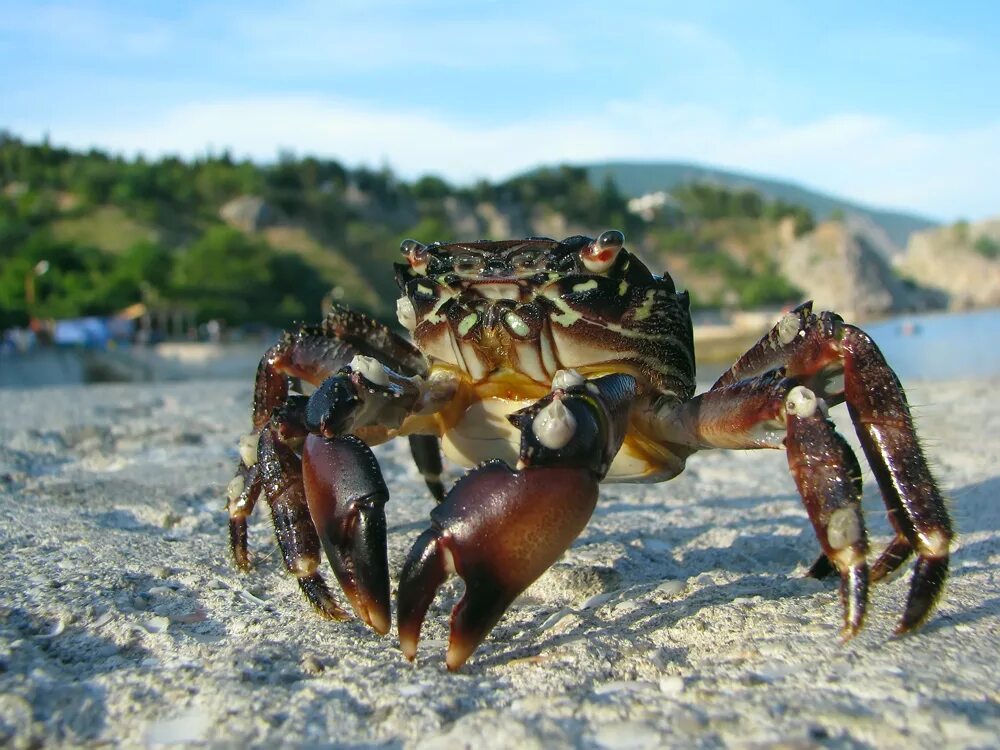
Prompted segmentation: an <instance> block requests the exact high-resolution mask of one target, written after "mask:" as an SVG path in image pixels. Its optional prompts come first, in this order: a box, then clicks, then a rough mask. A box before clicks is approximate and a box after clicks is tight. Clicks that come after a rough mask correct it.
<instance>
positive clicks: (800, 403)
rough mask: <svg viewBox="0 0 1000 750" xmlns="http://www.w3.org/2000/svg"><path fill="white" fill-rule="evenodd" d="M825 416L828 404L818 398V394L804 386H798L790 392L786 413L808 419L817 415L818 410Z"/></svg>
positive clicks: (786, 401)
mask: <svg viewBox="0 0 1000 750" xmlns="http://www.w3.org/2000/svg"><path fill="white" fill-rule="evenodd" d="M817 408H818V409H819V410H820V413H823V414H825V412H826V404H825V403H824V402H823V400H822V399H818V398H816V394H815V393H813V392H812V391H810V390H809V389H808V388H805V387H804V386H801V385H797V386H795V387H794V388H792V390H790V391H789V392H788V395H787V396H786V397H785V411H786V412H788V413H789V414H794V415H795V416H796V417H801V418H802V419H808V418H809V417H811V416H812V415H813V414H815V413H816V409H817Z"/></svg>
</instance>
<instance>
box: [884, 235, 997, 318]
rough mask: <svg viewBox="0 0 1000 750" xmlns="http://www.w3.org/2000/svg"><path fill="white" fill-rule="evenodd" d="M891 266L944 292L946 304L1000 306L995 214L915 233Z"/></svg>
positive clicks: (964, 306)
mask: <svg viewBox="0 0 1000 750" xmlns="http://www.w3.org/2000/svg"><path fill="white" fill-rule="evenodd" d="M896 270H897V271H898V272H899V273H900V274H902V275H903V276H905V277H906V278H909V279H912V280H913V281H915V282H916V283H918V284H920V285H921V286H925V287H929V288H932V289H937V290H939V291H940V292H941V293H942V294H944V295H946V296H947V306H948V308H949V309H952V310H963V309H967V308H973V307H996V306H1000V219H991V220H988V221H982V222H978V223H975V224H966V223H964V222H960V223H958V224H953V225H951V226H948V227H940V228H937V229H929V230H927V231H924V232H916V233H914V234H913V235H912V236H911V237H910V242H909V244H908V245H907V247H906V253H905V254H904V255H902V256H901V257H900V258H899V259H898V260H897V262H896Z"/></svg>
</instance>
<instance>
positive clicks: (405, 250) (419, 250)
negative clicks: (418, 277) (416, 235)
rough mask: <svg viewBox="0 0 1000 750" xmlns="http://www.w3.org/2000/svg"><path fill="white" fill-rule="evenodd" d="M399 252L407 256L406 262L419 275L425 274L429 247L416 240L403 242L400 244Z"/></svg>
mask: <svg viewBox="0 0 1000 750" xmlns="http://www.w3.org/2000/svg"><path fill="white" fill-rule="evenodd" d="M399 252H401V253H402V254H403V255H405V256H406V260H408V261H409V263H410V268H412V269H413V270H414V271H416V272H417V273H424V272H425V271H426V270H427V259H428V253H427V247H426V245H422V244H421V243H419V242H417V241H416V240H403V241H402V242H401V243H399Z"/></svg>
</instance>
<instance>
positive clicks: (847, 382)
mask: <svg viewBox="0 0 1000 750" xmlns="http://www.w3.org/2000/svg"><path fill="white" fill-rule="evenodd" d="M771 367H784V368H785V369H786V371H787V374H788V375H789V376H791V377H794V378H796V379H797V380H798V381H799V382H802V383H803V384H805V385H807V386H808V387H809V388H811V389H812V390H813V391H815V392H816V393H817V395H819V396H821V397H822V398H824V399H825V400H826V401H827V403H830V404H835V403H840V402H841V401H845V400H846V401H847V407H848V411H849V412H850V415H851V419H852V420H853V422H854V428H855V431H856V432H857V434H858V439H859V440H860V442H861V446H862V449H863V450H864V452H865V456H866V458H867V459H868V463H869V464H870V465H871V467H872V472H873V473H874V475H875V479H876V481H877V483H878V486H879V490H880V492H881V494H882V500H883V502H884V503H885V506H886V509H887V511H888V516H889V521H890V523H891V524H892V527H893V529H894V531H895V537H894V538H893V540H892V541H891V542H890V543H889V545H888V546H887V547H886V548H885V550H883V551H882V553H881V554H880V555H879V557H878V559H877V560H876V561H875V563H874V565H873V566H872V571H871V577H872V580H873V581H878V580H880V579H881V578H883V577H885V576H886V575H888V574H889V573H892V572H893V571H894V570H896V568H898V567H899V566H900V565H902V564H903V563H904V562H905V561H906V560H907V559H908V558H909V557H910V555H911V554H912V553H913V552H914V551H916V553H917V562H916V565H915V566H914V570H913V576H912V578H911V582H910V593H909V598H908V600H907V604H906V609H905V610H904V613H903V616H902V618H901V619H900V621H899V625H898V627H897V633H905V632H906V631H908V630H912V629H913V628H915V627H918V626H919V625H920V624H921V623H922V622H923V621H924V620H925V619H926V618H927V616H928V615H929V614H930V612H931V611H932V610H933V608H934V604H935V602H936V601H937V599H938V598H939V597H940V594H941V591H942V590H943V588H944V583H945V580H946V578H947V576H948V562H949V553H950V548H951V542H952V538H953V536H954V532H953V530H952V526H951V520H950V518H949V516H948V510H947V507H946V505H945V502H944V498H943V497H942V495H941V492H940V490H939V489H938V486H937V483H936V482H935V480H934V477H933V475H932V474H931V471H930V468H929V467H928V464H927V459H926V458H925V457H924V454H923V450H922V449H921V447H920V443H919V441H918V439H917V434H916V430H915V428H914V426H913V419H912V417H911V415H910V408H909V405H908V404H907V401H906V394H905V392H904V391H903V387H902V386H901V385H900V383H899V379H898V378H897V377H896V374H895V373H894V372H893V371H892V368H890V367H889V365H888V364H887V363H886V361H885V358H884V357H883V356H882V353H881V352H880V351H879V349H878V347H877V346H876V345H875V342H873V341H872V339H871V337H869V336H868V334H866V333H865V332H864V331H862V330H861V329H859V328H856V327H854V326H851V325H847V324H845V323H844V322H843V321H842V320H841V319H840V317H839V316H837V315H835V314H833V313H829V312H824V313H820V314H819V315H814V314H813V313H812V304H811V303H806V304H804V305H800V306H799V307H798V308H796V309H795V310H793V311H792V312H790V313H789V314H788V315H786V316H785V317H784V318H782V319H781V321H779V322H778V324H777V325H776V326H775V327H774V329H773V330H772V331H771V332H770V333H768V334H767V335H766V336H764V337H763V338H762V339H761V340H760V341H759V342H757V344H755V345H754V346H753V347H751V348H750V350H749V351H747V353H746V354H744V355H743V356H742V357H740V358H739V360H737V362H736V364H734V365H733V366H732V367H731V368H730V369H729V371H727V372H726V373H724V374H723V375H722V377H720V378H719V380H718V381H717V382H716V384H715V386H713V390H714V389H718V388H725V387H728V386H730V385H732V384H733V383H735V382H736V381H737V380H739V379H741V378H744V377H747V376H748V375H752V374H755V373H757V372H760V371H762V370H765V369H768V368H771ZM829 570H830V566H829V565H828V564H824V562H823V561H822V560H817V561H816V564H815V565H813V567H812V569H811V571H810V574H811V575H816V576H817V577H822V575H824V574H825V573H826V572H829Z"/></svg>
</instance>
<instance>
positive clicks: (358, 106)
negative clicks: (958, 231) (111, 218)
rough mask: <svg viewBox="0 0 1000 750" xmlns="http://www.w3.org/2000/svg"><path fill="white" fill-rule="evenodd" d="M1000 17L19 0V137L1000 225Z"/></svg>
mask: <svg viewBox="0 0 1000 750" xmlns="http://www.w3.org/2000/svg"><path fill="white" fill-rule="evenodd" d="M998 40H1000V3H988V2H982V1H979V2H965V1H963V0H954V1H953V2H949V3H940V2H923V1H922V0H911V1H910V2H881V3H872V2H838V3H817V2H810V3H806V2H801V0H788V1H785V0H774V1H771V0H754V2H724V1H716V0H703V1H702V2H697V3H689V2H674V1H667V0H663V1H662V2H633V1H632V0H616V1H615V2H588V1H587V0H575V1H572V2H563V1H562V0H554V1H552V2H541V0H533V1H524V2H522V1H521V0H504V1H503V2H474V1H473V0H455V1H453V0H414V1H413V2H403V1H402V0H398V1H392V0H390V1H387V2H378V1H377V0H371V1H368V2H366V1H364V0H329V1H327V2H320V1H317V2H295V1H294V0H285V2H282V3H280V4H279V3H266V2H259V1H258V0H241V2H239V3H234V2H212V1H211V0H205V1H203V2H184V1H183V0H176V1H175V2H159V1H155V0H148V1H147V2H117V3H115V2H97V1H93V2H82V1H81V2H46V1H45V0H41V1H37V2H23V1H22V0H0V129H6V130H9V131H10V132H12V133H14V134H15V135H18V136H20V137H22V138H26V139H30V140H38V139H41V138H42V137H44V136H46V135H47V136H48V137H49V138H50V139H51V141H52V142H53V143H56V144H59V145H69V146H75V147H90V146H97V147H100V148H103V149H106V150H110V151H112V152H115V153H123V154H127V155H132V154H136V153H143V154H146V155H148V156H159V155H163V154H179V155H182V156H185V157H195V156H199V155H204V154H206V153H218V152H220V151H221V150H223V149H228V150H230V151H231V152H232V154H233V155H234V156H238V157H242V156H247V157H250V158H253V159H254V160H256V161H260V162H267V161H273V160H274V159H275V158H276V157H277V156H278V154H279V153H280V152H282V151H286V152H287V151H290V152H293V153H295V154H297V155H300V156H301V155H315V156H321V157H329V158H336V159H338V160H340V161H342V162H343V163H345V164H347V165H349V166H358V165H362V164H364V165H368V166H375V167H378V166H383V165H388V166H389V167H391V168H392V169H393V170H394V171H396V172H397V173H399V174H400V175H402V176H404V177H406V178H412V177H416V176H419V175H423V174H436V175H439V176H442V177H444V178H446V179H448V180H450V181H452V182H455V183H459V184H462V183H467V182H471V181H474V180H476V179H479V178H488V179H499V178H504V177H507V176H510V175H512V174H515V173H517V172H520V171H522V170H524V169H529V168H532V167H535V166H538V165H543V164H557V163H588V162H594V161H607V160H612V159H614V160H618V159H628V160H657V161H691V162H697V163H700V164H705V165H711V166H716V167H722V168H727V169H734V170H737V171H742V172H748V173H752V174H757V175H762V176H768V177H775V178H779V179H786V180H790V181H793V182H796V183H799V184H801V185H805V186H808V187H811V188H814V189H818V190H822V191H825V192H829V193H833V194H835V195H839V196H842V197H845V198H849V199H851V200H856V201H859V202H863V203H867V204H870V205H873V206H880V207H888V208H897V209H903V210H907V211H912V212H916V213H919V214H922V215H925V216H928V217H931V218H934V219H938V220H943V221H952V220H956V219H960V218H962V219H971V220H975V219H982V218H986V217H991V216H1000V179H998V177H997V175H998V173H1000V95H998V90H1000V43H998Z"/></svg>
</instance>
